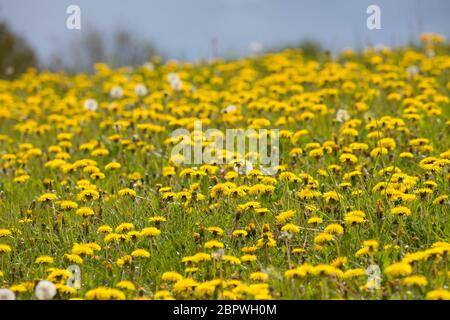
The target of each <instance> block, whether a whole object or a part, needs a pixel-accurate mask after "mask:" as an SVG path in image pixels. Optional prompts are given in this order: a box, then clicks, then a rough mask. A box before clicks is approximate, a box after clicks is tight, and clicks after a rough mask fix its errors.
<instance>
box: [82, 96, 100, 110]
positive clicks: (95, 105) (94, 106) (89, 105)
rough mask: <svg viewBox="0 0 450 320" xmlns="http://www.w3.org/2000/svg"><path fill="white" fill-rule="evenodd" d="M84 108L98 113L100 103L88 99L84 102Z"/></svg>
mask: <svg viewBox="0 0 450 320" xmlns="http://www.w3.org/2000/svg"><path fill="white" fill-rule="evenodd" d="M84 108H85V109H86V110H88V111H97V109H98V102H97V100H95V99H86V100H85V101H84Z"/></svg>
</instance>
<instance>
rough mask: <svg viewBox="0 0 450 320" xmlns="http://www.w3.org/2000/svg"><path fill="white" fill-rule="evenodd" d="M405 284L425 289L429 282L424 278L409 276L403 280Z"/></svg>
mask: <svg viewBox="0 0 450 320" xmlns="http://www.w3.org/2000/svg"><path fill="white" fill-rule="evenodd" d="M402 282H403V284H404V285H406V286H408V287H412V286H418V287H423V286H426V285H427V284H428V280H427V278H426V277H424V276H409V277H406V278H404V279H403V280H402Z"/></svg>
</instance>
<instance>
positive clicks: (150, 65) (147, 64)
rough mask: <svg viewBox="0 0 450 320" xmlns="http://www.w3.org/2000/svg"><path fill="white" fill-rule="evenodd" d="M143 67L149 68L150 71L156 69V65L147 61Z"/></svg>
mask: <svg viewBox="0 0 450 320" xmlns="http://www.w3.org/2000/svg"><path fill="white" fill-rule="evenodd" d="M143 67H144V68H145V69H147V70H148V71H153V70H155V66H154V65H153V63H151V62H146V63H144V65H143Z"/></svg>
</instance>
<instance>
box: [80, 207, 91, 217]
mask: <svg viewBox="0 0 450 320" xmlns="http://www.w3.org/2000/svg"><path fill="white" fill-rule="evenodd" d="M75 214H76V215H78V216H81V217H89V216H93V215H94V214H95V213H94V210H92V209H91V208H88V207H81V208H79V209H78V210H77V211H76V212H75Z"/></svg>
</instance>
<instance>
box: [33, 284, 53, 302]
mask: <svg viewBox="0 0 450 320" xmlns="http://www.w3.org/2000/svg"><path fill="white" fill-rule="evenodd" d="M34 294H35V295H36V297H37V298H38V299H39V300H51V299H53V297H54V296H55V295H56V286H55V285H54V284H53V282H50V281H47V280H41V281H39V283H38V284H37V286H36V289H35V291H34Z"/></svg>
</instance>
